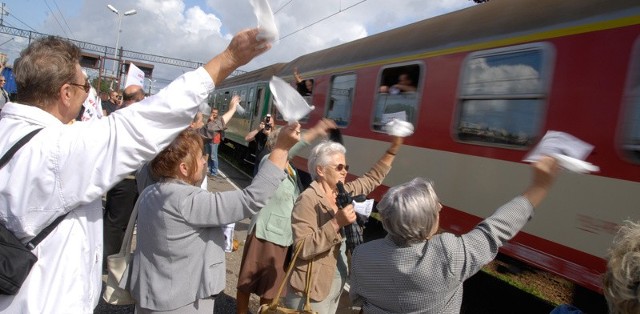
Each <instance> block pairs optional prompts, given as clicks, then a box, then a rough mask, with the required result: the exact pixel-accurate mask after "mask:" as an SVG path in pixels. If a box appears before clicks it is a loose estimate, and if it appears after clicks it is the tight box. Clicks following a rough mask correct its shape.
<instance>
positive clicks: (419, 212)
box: [377, 178, 440, 246]
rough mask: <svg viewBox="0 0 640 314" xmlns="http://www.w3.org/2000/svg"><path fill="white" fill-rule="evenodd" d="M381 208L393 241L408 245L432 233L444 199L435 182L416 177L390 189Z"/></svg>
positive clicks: (385, 226)
mask: <svg viewBox="0 0 640 314" xmlns="http://www.w3.org/2000/svg"><path fill="white" fill-rule="evenodd" d="M377 208H378V211H379V212H380V216H381V217H382V224H383V226H384V229H385V230H386V231H387V232H388V233H389V235H390V236H391V238H392V239H393V241H394V242H395V243H396V244H398V245H400V246H406V245H408V244H410V243H418V242H422V241H425V240H427V238H428V237H429V236H430V235H431V232H432V230H433V229H434V227H435V226H436V223H437V221H438V212H439V210H440V201H439V200H438V196H437V195H436V192H435V191H434V189H433V183H432V182H431V181H429V180H427V179H424V178H415V179H413V180H411V181H410V182H407V183H403V184H401V185H398V186H395V187H392V188H391V189H389V191H387V193H386V194H385V195H384V196H383V197H382V200H380V203H378V206H377Z"/></svg>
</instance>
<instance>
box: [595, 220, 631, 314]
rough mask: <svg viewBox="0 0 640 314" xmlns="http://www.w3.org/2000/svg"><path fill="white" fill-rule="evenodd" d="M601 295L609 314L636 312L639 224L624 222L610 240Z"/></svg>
mask: <svg viewBox="0 0 640 314" xmlns="http://www.w3.org/2000/svg"><path fill="white" fill-rule="evenodd" d="M603 294H604V297H605V299H606V300H607V305H608V306H609V313H611V314H626V313H639V312H640V222H634V221H625V222H624V223H623V224H622V226H620V229H618V232H617V233H616V235H615V237H614V238H613V242H612V244H611V247H610V248H609V256H608V260H607V271H606V272H605V274H604V278H603Z"/></svg>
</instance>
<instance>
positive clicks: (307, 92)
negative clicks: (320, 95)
mask: <svg viewBox="0 0 640 314" xmlns="http://www.w3.org/2000/svg"><path fill="white" fill-rule="evenodd" d="M293 76H294V77H295V78H296V89H297V90H298V93H300V95H302V96H311V94H312V93H313V80H311V79H306V80H305V79H302V76H300V73H298V68H297V67H296V68H293Z"/></svg>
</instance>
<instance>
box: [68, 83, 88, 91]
mask: <svg viewBox="0 0 640 314" xmlns="http://www.w3.org/2000/svg"><path fill="white" fill-rule="evenodd" d="M68 84H69V85H73V86H78V87H80V88H82V89H83V90H84V92H85V93H89V90H90V89H91V84H89V81H85V82H84V84H76V83H68Z"/></svg>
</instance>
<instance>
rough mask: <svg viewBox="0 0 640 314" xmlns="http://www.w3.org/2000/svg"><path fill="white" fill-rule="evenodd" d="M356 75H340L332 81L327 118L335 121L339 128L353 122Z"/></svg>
mask: <svg viewBox="0 0 640 314" xmlns="http://www.w3.org/2000/svg"><path fill="white" fill-rule="evenodd" d="M355 88H356V75H355V74H347V75H338V76H334V77H333V79H332V80H331V90H330V95H329V98H328V99H327V102H328V103H327V106H326V108H327V112H326V114H325V117H327V118H329V119H333V120H334V121H335V122H336V125H338V127H346V126H347V125H348V124H349V120H351V107H352V106H353V97H354V96H355Z"/></svg>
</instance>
